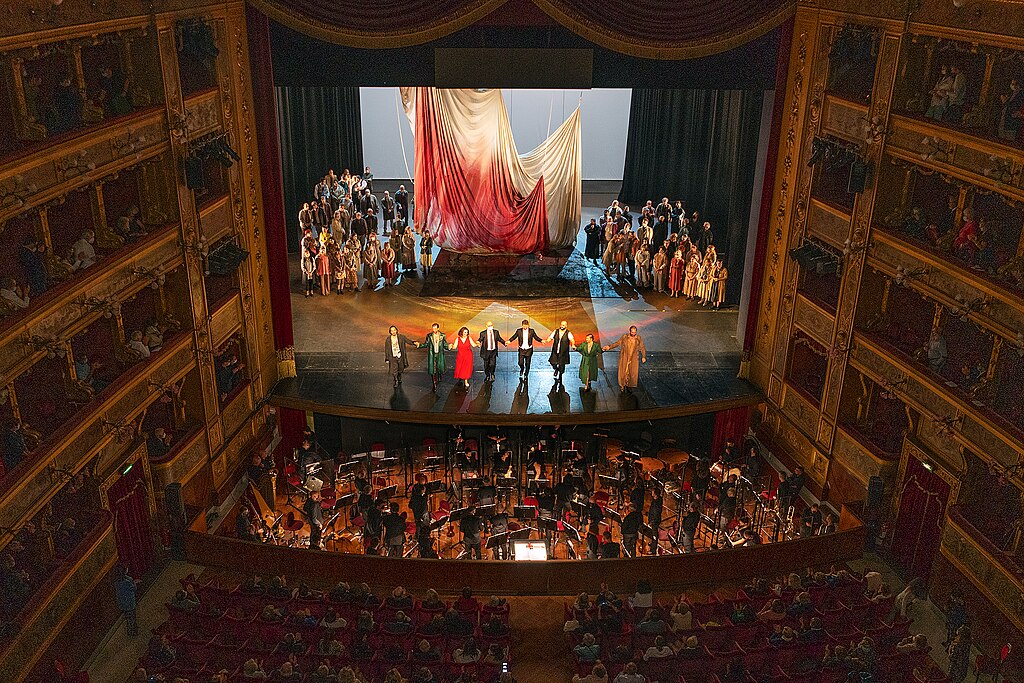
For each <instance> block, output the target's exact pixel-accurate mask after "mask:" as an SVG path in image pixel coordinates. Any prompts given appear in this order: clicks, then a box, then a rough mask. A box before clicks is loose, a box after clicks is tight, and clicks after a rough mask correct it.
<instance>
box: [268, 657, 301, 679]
mask: <svg viewBox="0 0 1024 683" xmlns="http://www.w3.org/2000/svg"><path fill="white" fill-rule="evenodd" d="M274 678H275V679H276V680H279V681H301V680H302V674H301V673H300V672H299V669H298V667H297V666H295V664H293V663H292V662H290V661H288V662H282V663H281V666H279V667H278V669H277V672H276V673H275V674H274Z"/></svg>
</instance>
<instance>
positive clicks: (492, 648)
mask: <svg viewBox="0 0 1024 683" xmlns="http://www.w3.org/2000/svg"><path fill="white" fill-rule="evenodd" d="M507 660H508V651H507V650H506V649H505V647H504V646H503V645H502V644H501V643H491V644H490V645H488V646H487V652H486V653H485V654H484V658H483V659H482V660H480V661H482V662H483V663H484V664H489V665H492V666H493V665H497V664H501V663H502V662H505V661H507Z"/></svg>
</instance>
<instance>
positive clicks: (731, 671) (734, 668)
mask: <svg viewBox="0 0 1024 683" xmlns="http://www.w3.org/2000/svg"><path fill="white" fill-rule="evenodd" d="M719 680H721V681H722V683H745V682H746V681H747V667H746V665H745V664H744V663H743V659H742V658H741V657H733V658H732V659H730V660H729V663H728V664H726V666H725V671H724V672H723V673H722V675H721V676H719Z"/></svg>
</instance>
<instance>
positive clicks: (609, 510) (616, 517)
mask: <svg viewBox="0 0 1024 683" xmlns="http://www.w3.org/2000/svg"><path fill="white" fill-rule="evenodd" d="M604 513H605V514H606V515H608V516H609V517H611V519H612V521H615V522H618V523H619V524H622V515H620V514H619V511H618V510H616V509H615V508H613V507H611V506H607V507H605V509H604Z"/></svg>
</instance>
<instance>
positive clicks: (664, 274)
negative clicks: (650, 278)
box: [651, 246, 668, 294]
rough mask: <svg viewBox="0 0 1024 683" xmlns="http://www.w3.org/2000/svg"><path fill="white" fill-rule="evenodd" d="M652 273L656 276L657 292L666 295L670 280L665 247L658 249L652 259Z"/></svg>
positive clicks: (655, 287)
mask: <svg viewBox="0 0 1024 683" xmlns="http://www.w3.org/2000/svg"><path fill="white" fill-rule="evenodd" d="M651 272H652V275H654V289H655V291H658V292H661V293H662V294H664V293H665V284H666V282H667V280H668V254H667V252H666V251H665V247H664V246H660V247H658V251H657V252H655V254H654V257H653V258H652V259H651Z"/></svg>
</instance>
